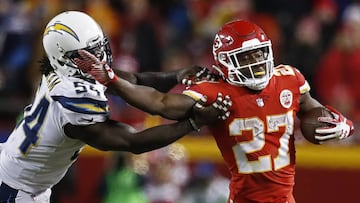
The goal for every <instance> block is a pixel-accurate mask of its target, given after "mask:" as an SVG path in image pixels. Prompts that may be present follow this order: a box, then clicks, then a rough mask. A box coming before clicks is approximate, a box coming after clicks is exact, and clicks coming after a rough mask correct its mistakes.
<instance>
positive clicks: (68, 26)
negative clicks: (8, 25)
mask: <svg viewBox="0 0 360 203" xmlns="http://www.w3.org/2000/svg"><path fill="white" fill-rule="evenodd" d="M43 46H44V49H45V52H46V54H47V58H44V59H43V61H42V65H41V70H42V79H41V83H40V85H39V87H38V90H37V92H36V95H35V98H34V100H33V102H32V104H31V105H29V106H27V107H26V108H25V110H24V118H23V120H22V121H21V122H20V123H19V124H18V125H17V126H16V128H15V129H14V131H13V132H12V133H11V135H10V136H9V138H8V140H7V141H6V142H5V143H4V144H3V146H2V150H1V154H0V202H12V203H32V202H36V203H39V202H45V203H47V202H50V194H51V187H52V186H53V185H55V184H57V183H58V182H59V181H60V180H61V179H62V178H63V177H64V175H65V174H66V172H67V170H68V168H69V167H70V166H71V165H72V164H73V163H74V161H76V159H77V157H78V154H79V153H80V152H81V150H82V148H83V147H84V145H85V144H88V145H90V146H92V147H95V148H97V149H100V150H114V151H128V152H132V153H143V152H146V151H150V150H153V149H157V148H160V147H163V146H165V145H168V144H170V143H172V142H174V141H176V140H177V139H179V138H181V137H182V136H184V135H185V134H187V133H189V132H191V131H194V130H198V128H199V127H201V126H203V125H209V124H213V123H214V122H216V121H217V120H218V119H226V118H227V117H228V112H227V110H226V109H228V107H229V106H231V101H230V100H229V98H228V97H226V98H225V99H223V98H222V96H221V95H219V98H218V100H217V101H216V102H214V103H213V105H209V106H203V104H204V102H199V103H197V104H198V105H194V107H193V108H192V109H191V110H190V111H183V112H178V113H177V116H176V119H177V120H178V121H177V122H174V123H171V124H167V125H161V126H156V127H153V128H149V129H146V130H144V131H140V132H136V131H135V130H134V129H133V128H132V127H131V126H129V125H126V124H124V123H118V122H115V121H112V120H110V119H109V115H108V113H109V109H108V103H107V98H106V96H105V93H104V92H105V90H106V89H107V87H106V86H105V85H103V84H101V83H99V82H97V81H96V80H94V78H93V77H92V76H91V75H89V74H87V73H84V72H83V71H81V70H79V69H78V68H77V66H76V65H75V64H74V61H73V59H74V58H76V57H78V56H79V55H78V52H77V50H79V49H84V50H87V51H88V52H90V53H92V54H94V55H95V56H96V57H97V58H98V59H99V60H101V61H106V63H110V64H111V51H110V47H109V42H108V41H107V38H106V36H104V34H103V32H102V30H101V28H100V26H99V25H98V24H97V23H96V22H95V21H94V20H93V19H92V18H91V17H90V16H88V15H86V14H84V13H82V12H78V11H69V12H64V13H61V14H59V15H57V16H55V17H54V18H53V19H52V20H51V21H50V22H49V23H48V24H47V27H46V29H45V32H44V35H43ZM190 72H191V71H189V72H187V71H186V70H181V71H178V72H173V73H157V74H156V73H150V74H141V73H139V74H136V75H132V74H130V73H128V74H126V73H121V74H123V76H126V78H128V79H129V80H130V81H132V82H136V83H137V84H143V85H151V86H153V87H158V88H159V89H161V88H160V86H162V90H169V89H170V88H171V87H172V86H174V85H175V84H176V81H178V80H179V79H183V78H184V77H186V75H190ZM121 74H120V75H121ZM152 83H154V84H152ZM149 105H151V104H149ZM174 118H175V117H174Z"/></svg>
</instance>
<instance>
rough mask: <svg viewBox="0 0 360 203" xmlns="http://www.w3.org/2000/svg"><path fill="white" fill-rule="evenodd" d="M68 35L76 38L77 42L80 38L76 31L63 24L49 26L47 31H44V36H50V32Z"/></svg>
mask: <svg viewBox="0 0 360 203" xmlns="http://www.w3.org/2000/svg"><path fill="white" fill-rule="evenodd" d="M61 31H62V32H65V33H68V34H69V35H71V36H72V37H74V38H75V39H76V40H77V41H80V40H79V37H78V36H77V34H76V33H75V31H74V30H72V29H71V28H70V27H68V26H66V25H64V24H62V23H55V24H53V25H50V26H48V27H47V28H46V29H45V31H44V36H45V35H47V34H49V32H58V33H61V34H62V32H61Z"/></svg>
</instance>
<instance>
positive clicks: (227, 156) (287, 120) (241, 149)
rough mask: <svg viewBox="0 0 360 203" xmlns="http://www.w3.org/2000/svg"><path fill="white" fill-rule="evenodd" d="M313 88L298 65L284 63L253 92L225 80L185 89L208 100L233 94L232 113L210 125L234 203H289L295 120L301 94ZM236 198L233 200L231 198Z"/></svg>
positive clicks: (201, 83) (291, 183)
mask: <svg viewBox="0 0 360 203" xmlns="http://www.w3.org/2000/svg"><path fill="white" fill-rule="evenodd" d="M309 90H310V86H309V85H308V83H307V82H306V80H305V79H304V77H303V75H302V74H301V73H300V72H299V71H298V70H297V69H295V68H293V67H290V66H285V65H280V66H278V67H276V68H275V69H274V75H273V77H272V78H271V80H270V81H269V84H268V86H267V87H266V88H264V89H263V90H261V91H252V90H250V89H248V88H246V87H241V86H235V85H231V84H229V83H227V82H225V81H222V80H220V81H216V82H211V81H205V82H200V83H197V84H195V85H192V86H190V87H189V88H188V89H186V90H185V91H184V92H183V93H184V94H186V95H188V96H191V97H193V98H194V99H196V100H198V99H199V98H201V97H202V95H206V96H207V98H208V103H212V102H213V101H215V100H216V98H217V93H218V92H221V93H222V94H223V95H229V96H230V98H231V100H232V102H233V104H232V106H231V109H230V113H231V115H230V117H229V118H228V119H227V120H225V121H223V122H218V123H217V124H216V125H215V126H211V127H210V128H209V129H210V131H211V133H212V135H213V136H214V138H215V140H216V143H217V146H218V148H219V150H220V152H221V154H222V157H223V158H224V161H225V163H226V165H227V167H228V168H229V170H230V173H231V180H230V197H229V199H230V200H233V202H234V203H248V202H269V203H270V202H274V203H275V202H276V203H280V202H281V203H285V202H286V200H287V199H288V198H289V197H290V196H292V190H293V185H294V175H295V148H294V124H295V117H296V113H297V112H298V111H299V109H300V105H299V102H298V101H299V99H300V96H301V94H304V93H305V92H308V91H309ZM230 202H232V201H230Z"/></svg>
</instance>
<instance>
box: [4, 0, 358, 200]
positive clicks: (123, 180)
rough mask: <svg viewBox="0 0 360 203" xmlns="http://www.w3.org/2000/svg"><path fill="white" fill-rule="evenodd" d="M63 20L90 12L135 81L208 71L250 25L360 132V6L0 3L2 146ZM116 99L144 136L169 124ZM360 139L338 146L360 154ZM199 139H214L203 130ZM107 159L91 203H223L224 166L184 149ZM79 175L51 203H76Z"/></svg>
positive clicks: (339, 1) (231, 1) (331, 1)
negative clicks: (46, 36)
mask: <svg viewBox="0 0 360 203" xmlns="http://www.w3.org/2000/svg"><path fill="white" fill-rule="evenodd" d="M65 10H81V11H85V12H86V13H88V14H89V15H90V16H92V17H93V18H94V19H95V20H96V21H97V22H99V24H100V25H101V26H102V28H103V30H104V31H105V33H106V34H107V35H108V37H109V39H110V42H111V46H112V51H113V58H114V64H113V68H120V69H122V70H127V71H131V72H142V71H170V70H175V69H178V68H181V67H185V66H189V65H192V64H198V65H201V66H205V67H211V65H212V63H213V56H212V42H213V38H214V35H215V33H216V32H217V31H218V29H219V28H220V27H221V26H222V25H223V24H224V23H225V22H227V21H230V20H233V19H237V18H243V19H248V20H250V21H253V22H254V23H256V24H258V25H259V26H260V27H262V28H263V29H264V31H265V32H266V33H267V34H268V36H269V38H270V39H271V40H272V44H273V51H274V55H275V64H289V65H292V66H295V67H296V68H298V69H299V70H300V71H301V72H302V73H303V74H304V75H305V77H306V78H307V80H308V82H309V83H310V85H311V87H312V90H311V92H312V94H313V96H314V97H315V98H317V99H318V100H319V101H321V102H322V103H324V104H330V105H332V106H334V107H336V108H337V109H338V110H340V111H341V112H343V114H344V115H346V116H347V117H349V118H350V119H352V120H353V121H354V123H355V125H356V127H360V90H359V89H358V88H359V87H360V1H356V0H0V138H1V140H5V139H6V138H7V136H8V134H9V133H10V132H11V130H12V128H13V127H14V126H15V123H16V119H17V117H18V115H19V114H20V113H21V112H22V109H23V108H24V107H25V105H27V104H28V103H30V102H31V99H32V95H33V93H34V91H35V89H36V87H37V85H38V82H39V78H40V72H39V64H38V61H39V60H40V59H41V57H42V56H43V55H44V51H43V48H42V33H43V30H44V28H45V25H46V23H47V22H48V21H49V20H50V19H51V18H52V17H54V16H55V15H56V14H58V13H60V12H62V11H65ZM181 88H182V87H180V86H179V87H176V88H174V89H173V90H172V91H181ZM109 98H110V106H111V112H112V115H111V116H112V117H113V118H114V119H116V120H119V121H123V122H126V123H129V124H132V125H133V126H135V127H136V128H138V129H143V128H146V127H151V126H153V125H157V124H160V123H163V122H170V121H166V120H164V119H162V118H160V117H157V116H151V115H148V114H146V113H143V112H141V111H139V110H137V109H135V108H133V107H131V106H129V105H127V104H126V102H124V101H123V100H122V99H121V98H118V97H115V96H110V95H109ZM358 132H359V131H357V132H356V133H355V136H353V137H352V138H351V139H348V140H346V141H344V142H341V143H336V145H347V146H354V145H358V144H359V141H360V138H359V133H358ZM190 136H192V135H190ZM197 136H199V135H197ZM200 136H208V132H207V131H206V129H205V130H203V131H202V135H200ZM301 142H302V141H301V137H299V143H301ZM200 147H201V146H199V148H200ZM214 148H216V146H214ZM214 150H216V149H214ZM104 157H106V158H104V159H102V162H101V163H103V165H102V168H103V169H104V170H102V171H101V172H102V173H103V174H101V175H100V176H99V177H102V178H100V179H98V180H97V182H98V184H97V187H96V192H95V191H92V192H95V193H93V194H96V197H97V198H94V197H92V201H93V202H100V201H101V202H106V203H110V202H126V203H133V202H134V203H142V202H144V203H145V202H148V203H193V202H194V203H195V202H196V203H201V202H204V203H225V202H226V200H225V199H226V196H227V183H228V179H227V177H226V172H223V170H222V166H221V165H220V166H219V164H214V163H213V162H211V161H206V160H204V161H198V160H197V161H189V160H188V156H187V149H186V147H184V146H183V145H181V144H178V143H176V144H174V145H171V146H169V147H166V148H164V149H161V150H156V151H154V152H151V153H146V154H143V155H141V156H136V157H134V156H132V155H129V154H126V153H115V154H111V155H104ZM80 159H81V158H80ZM104 160H105V161H104ZM190 162H191V163H190ZM189 163H190V164H189ZM95 166H96V164H95ZM73 168H74V169H72V170H71V171H70V172H69V175H67V176H66V178H65V179H64V180H63V181H62V182H61V184H59V185H58V186H57V187H56V188H59V189H58V190H56V188H55V191H54V202H61V203H64V202H79V201H75V200H74V199H73V198H74V197H73V198H71V196H74V190H76V185H77V182H76V177H74V176H76V174H79V173H85V172H79V169H78V168H76V166H74V167H73ZM88 170H90V169H88ZM59 191H61V192H59ZM165 194H168V195H165ZM169 194H171V195H169ZM121 198H124V199H122V200H119V199H121ZM126 198H127V199H126ZM86 202H91V201H86Z"/></svg>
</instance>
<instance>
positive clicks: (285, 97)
mask: <svg viewBox="0 0 360 203" xmlns="http://www.w3.org/2000/svg"><path fill="white" fill-rule="evenodd" d="M292 102H293V94H292V92H291V91H290V90H287V89H285V90H283V91H281V92H280V104H281V105H282V106H283V107H285V108H287V109H288V108H290V106H291V105H292Z"/></svg>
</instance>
